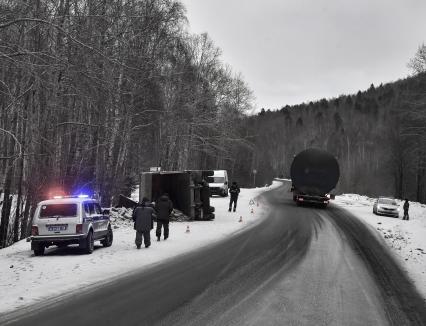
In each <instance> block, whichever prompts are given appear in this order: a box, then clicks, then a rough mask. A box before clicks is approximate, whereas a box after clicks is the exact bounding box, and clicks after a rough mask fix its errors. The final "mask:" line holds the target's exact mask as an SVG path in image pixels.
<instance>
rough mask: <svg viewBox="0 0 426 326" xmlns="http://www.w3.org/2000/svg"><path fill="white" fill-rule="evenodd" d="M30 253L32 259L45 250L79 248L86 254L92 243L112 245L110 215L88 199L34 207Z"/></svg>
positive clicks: (60, 200) (63, 199)
mask: <svg viewBox="0 0 426 326" xmlns="http://www.w3.org/2000/svg"><path fill="white" fill-rule="evenodd" d="M30 239H31V250H34V255H35V256H40V255H43V254H44V250H45V248H47V247H50V246H53V245H56V246H58V247H64V246H67V245H68V244H78V245H79V247H80V248H81V249H83V250H84V252H85V253H88V254H90V253H92V252H93V249H94V242H95V241H97V240H100V241H101V243H102V245H103V246H104V247H109V246H111V245H112V241H113V233H112V227H111V222H110V219H109V215H108V214H106V212H103V211H102V209H101V206H100V205H99V202H98V201H97V200H96V199H92V198H88V196H84V195H80V196H65V197H63V196H59V197H54V198H53V199H49V200H44V201H42V202H40V203H39V204H38V205H37V208H36V211H35V214H34V219H33V225H32V229H31V238H30Z"/></svg>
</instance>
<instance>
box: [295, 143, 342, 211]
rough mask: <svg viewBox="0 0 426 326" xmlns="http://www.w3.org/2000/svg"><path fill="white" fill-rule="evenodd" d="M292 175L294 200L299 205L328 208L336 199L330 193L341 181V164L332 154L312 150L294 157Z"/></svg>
mask: <svg viewBox="0 0 426 326" xmlns="http://www.w3.org/2000/svg"><path fill="white" fill-rule="evenodd" d="M290 175H291V180H292V188H291V190H292V191H293V200H294V201H295V202H296V203H297V204H298V205H301V204H304V203H311V204H319V205H321V206H323V207H326V206H327V204H328V202H329V200H330V198H331V199H333V198H334V195H331V194H330V191H331V190H333V189H334V188H335V187H336V184H337V182H338V181H339V176H340V171H339V164H338V162H337V160H336V158H335V157H334V156H333V155H331V154H330V153H328V152H326V151H323V150H320V149H315V148H310V149H306V150H304V151H302V152H300V153H299V154H297V155H296V156H295V157H294V159H293V162H292V164H291V167H290Z"/></svg>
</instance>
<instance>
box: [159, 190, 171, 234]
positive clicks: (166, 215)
mask: <svg viewBox="0 0 426 326" xmlns="http://www.w3.org/2000/svg"><path fill="white" fill-rule="evenodd" d="M172 210H173V203H172V201H171V200H170V199H169V195H168V194H166V193H165V194H164V195H162V196H161V197H160V198H158V200H157V202H156V203H155V211H156V212H157V230H156V232H155V235H156V236H157V241H160V237H161V228H162V227H163V228H164V240H166V239H167V238H168V237H169V222H170V213H171V212H172Z"/></svg>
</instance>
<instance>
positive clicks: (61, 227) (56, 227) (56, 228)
mask: <svg viewBox="0 0 426 326" xmlns="http://www.w3.org/2000/svg"><path fill="white" fill-rule="evenodd" d="M66 229H67V225H49V226H48V227H47V231H52V232H59V231H65V230H66Z"/></svg>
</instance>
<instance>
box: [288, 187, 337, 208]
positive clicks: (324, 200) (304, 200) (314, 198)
mask: <svg viewBox="0 0 426 326" xmlns="http://www.w3.org/2000/svg"><path fill="white" fill-rule="evenodd" d="M293 200H294V201H295V202H296V204H297V205H302V204H313V205H320V206H322V207H327V205H328V202H329V200H330V198H329V197H328V196H327V195H312V194H305V193H302V192H299V191H296V190H293Z"/></svg>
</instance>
